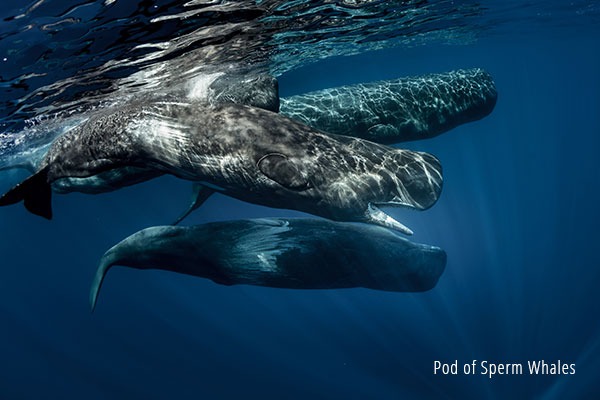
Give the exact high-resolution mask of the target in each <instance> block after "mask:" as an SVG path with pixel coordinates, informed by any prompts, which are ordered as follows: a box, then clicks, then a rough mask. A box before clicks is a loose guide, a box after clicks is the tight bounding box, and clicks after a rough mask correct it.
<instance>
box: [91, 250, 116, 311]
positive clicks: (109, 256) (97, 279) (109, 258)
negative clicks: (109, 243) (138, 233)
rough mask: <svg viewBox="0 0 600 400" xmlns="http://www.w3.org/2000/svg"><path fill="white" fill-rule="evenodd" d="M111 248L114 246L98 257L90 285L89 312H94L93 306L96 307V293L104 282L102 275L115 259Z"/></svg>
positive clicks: (104, 274) (103, 275)
mask: <svg viewBox="0 0 600 400" xmlns="http://www.w3.org/2000/svg"><path fill="white" fill-rule="evenodd" d="M117 246H118V245H117ZM115 247H116V246H115ZM113 249H114V247H113V248H111V249H109V250H108V251H107V252H106V253H104V255H103V256H102V258H101V259H100V263H99V264H98V268H97V269H96V273H95V274H94V279H93V280H92V286H91V287H90V311H91V312H94V308H96V302H97V301H98V294H99V293H100V288H101V287H102V282H104V277H105V276H106V273H107V272H108V270H109V269H110V267H112V266H113V265H114V263H115V261H116V259H115V252H114V251H113Z"/></svg>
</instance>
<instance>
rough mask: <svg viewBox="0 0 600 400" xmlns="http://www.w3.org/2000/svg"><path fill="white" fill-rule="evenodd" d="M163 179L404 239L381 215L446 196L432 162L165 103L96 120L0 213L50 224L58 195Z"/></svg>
mask: <svg viewBox="0 0 600 400" xmlns="http://www.w3.org/2000/svg"><path fill="white" fill-rule="evenodd" d="M161 174H172V175H175V176H176V177H179V178H182V179H187V180H191V181H195V182H198V183H200V184H201V185H202V186H203V187H204V188H206V191H208V192H209V193H210V192H212V191H218V192H221V193H223V194H225V195H228V196H231V197H234V198H237V199H240V200H243V201H247V202H250V203H254V204H260V205H265V206H269V207H275V208H288V209H294V210H298V211H303V212H307V213H310V214H314V215H318V216H321V217H325V218H328V219H332V220H336V221H356V222H367V223H373V224H377V225H381V226H386V227H389V228H392V229H396V230H399V231H401V232H404V233H406V234H411V233H412V232H411V231H410V229H408V228H407V227H405V226H404V225H402V224H401V223H399V222H398V221H396V220H395V219H393V218H392V217H390V216H389V215H387V214H386V213H384V212H383V211H382V210H381V209H380V208H379V207H380V206H382V205H384V206H395V207H406V208H411V209H417V210H424V209H427V208H429V207H431V206H432V205H433V204H434V203H435V202H436V201H437V199H438V197H439V195H440V192H441V189H442V171H441V165H440V163H439V161H438V160H437V159H436V158H435V157H434V156H432V155H430V154H427V153H421V152H415V151H409V150H400V149H395V148H392V147H388V146H385V145H381V144H376V143H372V142H369V141H366V140H363V139H358V138H350V137H345V136H336V135H328V134H325V133H323V132H320V131H317V130H315V129H313V128H310V127H308V126H306V125H304V124H302V123H300V122H297V121H294V120H291V119H289V118H287V117H285V116H282V115H279V114H276V113H273V112H270V111H266V110H263V109H259V108H254V107H248V106H242V105H235V104H226V105H221V106H218V107H216V108H205V109H198V107H197V106H194V105H190V104H186V103H168V102H161V103H155V104H144V103H141V104H131V105H129V106H128V107H124V108H121V109H119V110H117V111H111V112H110V113H106V114H103V115H98V116H96V117H94V118H90V119H89V120H87V121H86V122H85V123H84V124H82V125H81V126H78V127H77V128H75V129H73V130H71V131H69V132H68V133H66V134H65V135H63V136H61V137H59V138H58V139H57V140H56V141H55V142H54V143H53V144H52V146H51V148H50V150H49V152H48V154H47V155H46V157H45V158H44V160H43V161H42V164H41V166H40V169H39V170H38V172H36V174H34V175H33V176H31V177H29V178H28V179H26V180H25V181H23V182H22V183H21V184H19V185H17V186H16V187H14V188H13V189H11V190H10V191H9V192H8V193H6V194H5V195H4V196H2V198H0V206H3V205H8V204H14V203H17V202H20V201H21V200H23V201H24V203H25V207H26V208H27V209H28V210H29V211H31V212H32V213H34V214H38V215H41V216H43V217H46V218H51V217H52V209H51V193H52V190H55V191H59V192H60V191H61V190H63V189H64V190H63V191H81V192H85V191H86V188H89V187H92V188H94V190H98V188H99V187H101V185H98V181H99V180H100V181H103V180H104V181H108V182H109V183H110V185H109V186H110V187H109V188H108V189H110V190H113V189H116V188H118V187H122V186H126V185H129V184H133V183H137V182H140V181H143V180H147V179H150V178H152V177H155V176H158V175H161ZM107 176H108V177H109V179H108V180H107V179H106V177H107ZM200 197H202V198H206V197H208V195H207V194H203V195H202V196H200Z"/></svg>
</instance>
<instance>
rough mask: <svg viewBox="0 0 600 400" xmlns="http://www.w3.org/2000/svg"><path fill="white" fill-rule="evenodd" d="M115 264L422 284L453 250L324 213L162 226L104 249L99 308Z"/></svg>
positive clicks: (266, 277)
mask: <svg viewBox="0 0 600 400" xmlns="http://www.w3.org/2000/svg"><path fill="white" fill-rule="evenodd" d="M113 265H121V266H127V267H132V268H137V269H162V270H167V271H173V272H178V273H182V274H187V275H193V276H198V277H202V278H207V279H211V280H213V281H214V282H216V283H219V284H223V285H236V284H245V285H257V286H268V287H275V288H290V289H339V288H354V287H363V288H370V289H376V290H385V291H394V292H422V291H426V290H429V289H432V288H433V287H434V286H435V285H436V284H437V282H438V280H439V278H440V276H441V274H442V272H443V271H444V267H445V265H446V253H445V252H444V251H443V250H442V249H440V248H438V247H435V246H428V245H424V244H416V243H413V242H410V241H409V240H406V239H404V238H401V237H399V236H398V235H395V234H394V233H392V232H391V231H389V230H387V229H384V228H380V227H375V226H368V225H356V224H346V223H339V222H331V221H327V220H318V219H283V218H265V219H254V220H237V221H227V222H215V223H209V224H204V225H198V226H191V227H175V226H156V227H151V228H147V229H144V230H141V231H139V232H137V233H134V234H133V235H131V236H129V237H127V238H126V239H124V240H123V241H121V242H120V243H118V244H117V245H115V246H114V247H112V248H111V249H109V250H108V251H107V252H106V253H105V254H104V255H103V256H102V258H101V260H100V263H99V265H98V269H97V271H96V274H95V276H94V279H93V282H92V286H91V290H90V307H91V309H92V310H93V309H94V307H95V305H96V301H97V298H98V293H99V290H100V287H101V285H102V282H103V280H104V277H105V276H106V273H107V272H108V270H109V269H110V268H111V267H112V266H113Z"/></svg>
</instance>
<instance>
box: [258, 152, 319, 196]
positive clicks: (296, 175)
mask: <svg viewBox="0 0 600 400" xmlns="http://www.w3.org/2000/svg"><path fill="white" fill-rule="evenodd" d="M257 166H258V169H259V170H260V172H262V173H263V174H264V175H265V176H266V177H267V178H269V179H272V180H274V181H275V182H277V183H279V184H280V185H281V186H284V187H286V188H288V189H292V190H304V189H306V188H307V187H308V176H307V174H306V172H305V171H304V168H303V166H302V165H300V164H299V163H297V162H294V161H293V160H291V159H290V158H289V157H288V156H286V155H285V154H281V153H269V154H267V155H265V156H263V157H262V158H261V159H260V160H258V163H257Z"/></svg>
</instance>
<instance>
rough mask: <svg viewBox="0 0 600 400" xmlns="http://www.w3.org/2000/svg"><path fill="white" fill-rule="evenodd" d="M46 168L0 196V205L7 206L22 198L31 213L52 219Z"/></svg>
mask: <svg viewBox="0 0 600 400" xmlns="http://www.w3.org/2000/svg"><path fill="white" fill-rule="evenodd" d="M47 177H48V168H44V169H42V170H40V171H38V172H37V173H35V174H34V175H31V176H30V177H29V178H27V179H25V180H24V181H23V182H21V183H19V184H18V185H17V186H15V187H14V188H12V189H11V190H9V191H8V192H6V193H5V194H4V196H2V197H0V206H8V205H10V204H15V203H18V202H20V201H21V200H23V202H24V203H25V208H26V209H27V210H28V211H29V212H31V213H32V214H35V215H39V216H41V217H44V218H46V219H52V189H51V187H50V184H49V183H48V178H47Z"/></svg>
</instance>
